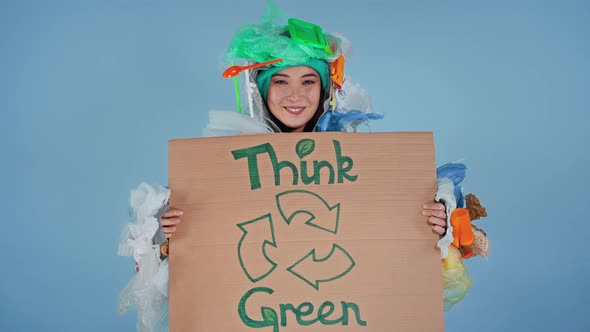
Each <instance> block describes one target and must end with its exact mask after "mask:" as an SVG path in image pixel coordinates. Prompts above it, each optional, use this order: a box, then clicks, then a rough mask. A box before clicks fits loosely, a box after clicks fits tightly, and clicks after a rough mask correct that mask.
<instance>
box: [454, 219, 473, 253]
mask: <svg viewBox="0 0 590 332" xmlns="http://www.w3.org/2000/svg"><path fill="white" fill-rule="evenodd" d="M451 226H453V246H454V247H455V248H458V249H459V250H461V254H462V256H461V258H469V257H471V256H473V252H472V250H471V245H472V244H473V242H474V241H475V235H474V234H473V229H472V228H471V218H470V217H469V211H468V210H467V209H464V208H457V209H455V210H453V212H451Z"/></svg>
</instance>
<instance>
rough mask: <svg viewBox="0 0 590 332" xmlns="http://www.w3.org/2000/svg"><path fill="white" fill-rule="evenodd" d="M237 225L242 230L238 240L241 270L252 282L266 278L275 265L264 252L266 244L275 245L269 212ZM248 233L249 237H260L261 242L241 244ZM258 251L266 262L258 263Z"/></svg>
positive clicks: (259, 260)
mask: <svg viewBox="0 0 590 332" xmlns="http://www.w3.org/2000/svg"><path fill="white" fill-rule="evenodd" d="M237 226H238V227H239V228H240V229H241V230H242V232H244V234H243V235H242V238H241V239H240V242H238V258H239V260H240V266H242V270H244V273H246V276H247V277H248V279H250V281H252V282H253V283H255V282H258V281H260V280H262V279H264V278H266V277H267V276H268V275H269V274H271V273H272V271H273V270H274V269H275V268H276V267H277V264H276V263H275V262H273V261H272V260H271V259H270V258H269V257H268V255H267V254H266V248H267V246H272V247H274V248H276V247H277V242H276V240H275V232H274V228H273V225H272V217H271V215H270V213H269V214H266V215H264V216H262V217H259V218H256V219H254V220H250V221H246V222H243V223H241V224H238V225H237ZM248 234H250V238H254V239H260V241H262V243H261V244H260V245H259V246H243V245H242V244H244V243H243V242H244V240H245V239H246V236H247V235H248ZM260 253H262V256H264V258H266V260H267V261H268V264H260V262H261V261H262V260H261V259H260V256H261V255H260ZM265 265H266V266H265ZM246 266H248V268H246Z"/></svg>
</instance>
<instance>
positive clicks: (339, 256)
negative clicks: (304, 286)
mask: <svg viewBox="0 0 590 332" xmlns="http://www.w3.org/2000/svg"><path fill="white" fill-rule="evenodd" d="M326 264H331V266H322V267H323V269H322V270H323V271H325V270H328V271H343V272H340V273H338V274H337V275H335V276H332V277H327V278H326V277H324V278H319V277H306V276H304V275H303V274H304V273H307V274H311V273H313V272H309V271H317V270H318V268H319V267H320V265H326ZM355 265H356V263H355V261H354V259H353V258H352V256H350V254H349V253H348V252H346V250H344V248H342V247H341V246H339V245H337V244H333V245H332V250H331V251H330V253H329V254H328V255H327V256H326V257H324V258H318V257H317V255H316V253H315V249H312V250H311V251H310V252H309V254H307V255H305V256H303V258H301V259H300V260H298V261H297V262H295V264H293V265H291V266H289V267H288V268H287V271H289V272H291V273H293V274H294V275H295V276H296V277H297V278H299V279H301V280H303V281H305V282H306V283H308V284H309V285H310V286H311V287H313V288H315V289H316V290H320V283H321V282H330V281H334V280H337V279H340V278H342V277H344V276H345V275H347V274H348V273H349V272H350V271H352V269H353V268H354V266H355ZM295 268H297V270H298V271H296V270H295ZM303 271H307V272H303ZM316 274H318V273H317V272H316Z"/></svg>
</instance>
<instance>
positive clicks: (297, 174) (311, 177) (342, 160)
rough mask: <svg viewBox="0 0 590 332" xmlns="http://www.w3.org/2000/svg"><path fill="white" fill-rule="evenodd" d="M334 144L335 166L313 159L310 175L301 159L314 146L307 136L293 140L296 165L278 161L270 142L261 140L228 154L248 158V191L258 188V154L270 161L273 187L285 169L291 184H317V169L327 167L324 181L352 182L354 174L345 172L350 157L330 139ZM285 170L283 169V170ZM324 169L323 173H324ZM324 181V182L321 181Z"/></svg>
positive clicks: (306, 162) (311, 150) (278, 184)
mask: <svg viewBox="0 0 590 332" xmlns="http://www.w3.org/2000/svg"><path fill="white" fill-rule="evenodd" d="M332 142H333V144H334V153H335V155H336V166H334V165H332V164H331V163H330V162H328V161H326V160H313V161H312V164H313V170H312V172H311V174H310V173H309V170H308V161H307V160H303V159H304V158H305V157H306V156H307V155H309V154H311V153H312V152H313V150H314V148H315V142H314V141H313V140H310V139H302V140H300V141H299V142H298V143H297V146H296V148H295V152H297V155H298V156H299V158H300V159H301V160H300V162H299V167H297V166H296V165H295V164H294V163H292V162H290V161H287V160H283V161H279V160H278V158H277V154H276V152H275V150H274V148H273V147H272V145H271V144H270V143H264V144H261V145H256V146H252V147H249V148H245V149H240V150H235V151H232V155H233V157H234V159H235V160H238V159H242V158H247V159H248V173H249V175H250V188H251V189H252V190H255V189H260V188H261V187H262V185H261V183H260V169H259V162H260V161H261V160H262V158H259V156H262V155H267V156H268V158H269V159H270V163H271V166H272V169H273V172H274V179H275V186H280V185H281V179H282V177H281V175H284V174H281V171H283V170H287V175H286V176H287V177H288V175H291V176H290V177H288V178H289V179H290V180H292V181H291V183H292V184H293V185H298V184H299V181H301V182H302V183H303V184H312V183H313V184H320V182H321V181H322V177H321V171H322V170H323V169H324V170H327V174H328V182H327V183H328V184H334V183H336V182H338V183H344V181H345V180H346V181H350V182H354V181H356V179H357V177H358V175H350V174H348V173H349V172H350V171H351V170H352V167H353V160H352V158H350V157H348V156H344V155H342V147H341V144H340V142H338V141H337V140H333V141H332ZM289 171H290V172H289ZM283 173H285V172H283ZM325 173H326V172H324V174H325ZM324 183H325V181H324Z"/></svg>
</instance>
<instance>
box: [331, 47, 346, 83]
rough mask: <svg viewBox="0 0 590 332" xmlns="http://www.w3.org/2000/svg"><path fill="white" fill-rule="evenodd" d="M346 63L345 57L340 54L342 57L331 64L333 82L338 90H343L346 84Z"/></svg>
mask: <svg viewBox="0 0 590 332" xmlns="http://www.w3.org/2000/svg"><path fill="white" fill-rule="evenodd" d="M344 62H345V59H344V56H343V55H342V54H340V56H339V57H338V58H337V59H336V60H334V61H333V62H332V63H331V64H330V67H331V68H330V69H331V71H332V81H333V82H334V86H335V87H336V88H337V89H338V90H340V89H342V85H343V84H344Z"/></svg>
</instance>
